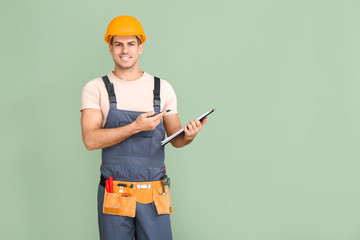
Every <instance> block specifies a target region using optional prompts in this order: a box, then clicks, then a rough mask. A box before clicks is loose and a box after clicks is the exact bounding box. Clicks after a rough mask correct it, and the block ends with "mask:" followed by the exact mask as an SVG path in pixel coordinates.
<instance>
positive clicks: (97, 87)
mask: <svg viewBox="0 0 360 240" xmlns="http://www.w3.org/2000/svg"><path fill="white" fill-rule="evenodd" d="M107 76H108V77H109V80H110V82H111V83H112V84H113V85H114V91H115V95H116V103H117V108H118V109H122V110H129V111H139V112H150V111H154V94H153V90H154V76H152V75H150V74H148V73H146V72H144V73H143V75H142V76H141V77H140V78H139V79H136V80H131V81H128V80H122V79H120V78H118V77H116V76H115V75H114V73H112V72H110V73H109V74H107ZM160 99H161V106H160V109H161V111H163V110H168V109H169V110H170V111H169V112H167V113H165V115H171V114H175V113H177V100H176V95H175V92H174V89H173V88H172V87H171V85H170V84H169V83H168V82H167V81H166V80H163V79H160ZM87 108H93V109H99V110H101V111H102V113H103V117H104V119H103V123H102V126H104V125H105V122H106V118H107V115H108V113H109V109H110V103H109V96H108V93H107V90H106V87H105V84H104V82H103V80H102V79H101V77H100V78H96V79H93V80H91V81H89V82H88V83H87V84H86V85H85V87H84V89H83V91H82V94H81V110H83V109H87Z"/></svg>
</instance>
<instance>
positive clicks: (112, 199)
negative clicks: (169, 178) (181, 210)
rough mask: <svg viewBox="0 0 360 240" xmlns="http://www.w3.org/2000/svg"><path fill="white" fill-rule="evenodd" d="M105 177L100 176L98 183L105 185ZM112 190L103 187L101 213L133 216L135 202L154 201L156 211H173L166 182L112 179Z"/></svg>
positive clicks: (162, 212)
mask: <svg viewBox="0 0 360 240" xmlns="http://www.w3.org/2000/svg"><path fill="white" fill-rule="evenodd" d="M104 182H105V178H104V177H103V176H101V181H100V184H101V185H103V186H105V183H104ZM112 186H113V192H108V191H107V189H106V187H105V194H104V203H103V213H107V214H114V215H121V216H128V217H135V213H136V202H138V203H142V204H149V203H152V202H154V204H155V207H156V210H157V213H158V214H159V215H161V214H170V213H172V212H173V207H172V206H171V196H170V191H169V184H168V182H167V183H165V184H164V181H161V180H159V181H153V182H124V181H116V180H114V181H112Z"/></svg>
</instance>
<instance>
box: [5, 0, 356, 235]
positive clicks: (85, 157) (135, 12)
mask: <svg viewBox="0 0 360 240" xmlns="http://www.w3.org/2000/svg"><path fill="white" fill-rule="evenodd" d="M359 8H360V2H359V1H340V0H339V1H285V0H283V1H280V0H276V1H265V0H261V1H260V0H259V1H235V0H234V1H230V0H222V1H169V0H168V1H165V0H164V1H73V0H72V1H70V0H65V1H48V0H46V1H45V0H44V1H40V0H34V1H25V0H22V1H2V2H1V7H0V9H1V10H0V20H1V21H0V26H1V40H0V41H1V44H0V49H1V54H0V55H1V57H0V61H1V80H0V104H1V114H0V120H1V126H0V130H1V134H0V136H1V138H0V146H1V151H0V159H1V168H0V176H1V193H2V194H1V200H0V201H1V202H0V206H1V214H0V238H1V239H9V240H11V239H36V240H39V239H46V240H48V239H52V240H58V239H59V240H60V239H61V240H63V239H88V240H91V239H99V237H98V228H97V212H96V191H97V184H98V180H99V167H100V153H101V151H99V150H96V151H87V150H86V149H85V147H84V145H83V143H82V139H81V129H80V111H79V110H80V96H81V91H82V88H83V86H84V85H85V84H86V82H88V81H90V80H92V79H94V78H97V77H100V76H102V75H104V74H106V73H108V72H110V71H112V70H113V61H112V59H111V56H110V54H109V53H108V49H107V45H106V43H105V42H104V40H103V36H104V34H105V31H106V28H107V25H108V23H109V22H110V21H111V19H112V18H114V17H115V16H118V15H123V14H127V15H132V16H135V17H136V18H138V19H139V20H140V22H141V23H142V25H143V27H144V30H145V32H146V34H147V37H148V40H147V42H146V43H145V47H144V52H143V54H142V56H141V60H140V67H141V70H144V71H146V72H149V73H150V74H154V75H157V76H159V77H161V78H164V79H166V80H168V81H169V82H170V83H171V85H172V86H173V87H174V89H175V91H176V93H177V97H178V111H179V115H180V118H181V121H182V123H183V124H185V123H187V121H189V120H191V119H193V118H195V117H197V116H198V115H200V114H201V113H203V112H205V111H207V110H209V109H210V108H213V107H214V108H216V111H215V113H214V114H213V115H211V117H210V119H209V122H208V123H207V124H206V127H205V128H204V130H203V131H202V132H201V133H200V134H199V135H198V137H197V139H196V140H195V141H194V142H193V143H192V144H191V145H189V146H187V147H185V148H182V149H174V148H172V147H171V146H170V145H168V146H167V147H166V164H167V168H168V174H169V175H170V176H171V179H172V200H173V206H174V209H175V212H174V213H173V214H172V215H171V219H172V229H173V235H174V239H186V240H191V239H209V240H210V239H242V240H260V239H261V240H265V239H266V240H289V239H291V240H358V239H360V228H359V224H360V207H359V204H360V174H359V169H360V162H359V157H360V148H359V144H360V127H359V126H360V124H359V123H360V95H359V94H358V93H359V88H360V82H359V79H360V74H359V73H360V71H359V60H360V29H359V21H360V11H359Z"/></svg>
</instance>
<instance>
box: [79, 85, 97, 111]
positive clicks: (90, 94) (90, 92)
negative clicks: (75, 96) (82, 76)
mask: <svg viewBox="0 0 360 240" xmlns="http://www.w3.org/2000/svg"><path fill="white" fill-rule="evenodd" d="M87 108H94V109H100V89H99V87H98V86H97V85H96V83H95V81H94V80H93V81H90V82H88V83H87V84H86V85H85V87H84V88H83V91H82V94H81V110H83V109H87ZM81 110H80V111H81Z"/></svg>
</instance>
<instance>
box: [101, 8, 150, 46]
mask: <svg viewBox="0 0 360 240" xmlns="http://www.w3.org/2000/svg"><path fill="white" fill-rule="evenodd" d="M114 35H136V36H137V37H138V38H140V41H141V43H144V42H145V40H146V35H145V33H144V29H143V28H142V26H141V24H140V22H139V21H138V20H137V19H136V18H134V17H131V16H126V15H123V16H118V17H116V18H114V19H113V20H112V21H111V22H110V23H109V26H108V28H107V30H106V33H105V36H104V39H105V42H107V43H108V44H110V43H111V37H112V36H114Z"/></svg>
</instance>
